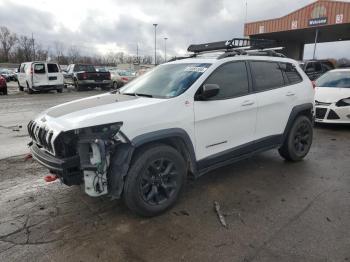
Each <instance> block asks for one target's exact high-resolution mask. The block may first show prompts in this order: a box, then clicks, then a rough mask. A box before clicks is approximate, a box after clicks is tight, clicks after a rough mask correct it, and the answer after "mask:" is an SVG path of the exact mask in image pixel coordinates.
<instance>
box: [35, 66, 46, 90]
mask: <svg viewBox="0 0 350 262" xmlns="http://www.w3.org/2000/svg"><path fill="white" fill-rule="evenodd" d="M32 66H33V86H46V85H48V84H49V82H48V77H47V68H46V64H45V63H34V64H33V65H32Z"/></svg>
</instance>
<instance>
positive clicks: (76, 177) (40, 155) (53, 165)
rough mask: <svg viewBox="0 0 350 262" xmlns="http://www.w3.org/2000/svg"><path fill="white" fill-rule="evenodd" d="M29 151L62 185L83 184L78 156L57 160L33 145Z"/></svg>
mask: <svg viewBox="0 0 350 262" xmlns="http://www.w3.org/2000/svg"><path fill="white" fill-rule="evenodd" d="M30 151H31V153H32V156H33V158H34V159H35V160H36V161H38V162H39V163H40V164H41V165H43V166H45V167H47V168H48V169H49V170H50V172H51V173H53V174H55V175H57V176H58V177H59V178H60V179H61V181H62V182H63V183H64V184H66V185H68V186H72V185H80V184H81V183H82V182H83V180H82V179H83V175H82V172H81V170H80V158H79V156H73V157H68V158H57V157H55V156H52V155H51V154H49V153H47V152H46V151H45V150H43V149H41V148H39V146H37V145H36V144H35V143H31V145H30Z"/></svg>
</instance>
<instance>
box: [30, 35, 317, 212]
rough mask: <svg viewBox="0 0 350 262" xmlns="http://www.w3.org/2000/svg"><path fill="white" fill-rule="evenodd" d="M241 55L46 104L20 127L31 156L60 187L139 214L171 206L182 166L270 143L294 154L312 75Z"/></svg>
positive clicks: (203, 60)
mask: <svg viewBox="0 0 350 262" xmlns="http://www.w3.org/2000/svg"><path fill="white" fill-rule="evenodd" d="M213 45H214V46H216V48H218V49H219V50H222V49H223V48H228V46H229V44H228V42H227V41H224V42H223V43H222V45H218V44H217V43H214V44H213ZM206 48H207V49H206ZM198 49H199V50H202V52H203V50H208V49H209V50H210V51H212V50H213V48H212V47H211V45H210V44H205V45H201V47H199V48H198ZM189 50H197V48H191V49H189ZM193 52H195V51H193ZM242 53H243V52H236V51H230V50H228V51H227V52H225V53H222V54H220V55H218V56H216V57H214V56H213V55H211V56H209V57H205V56H200V55H199V56H197V57H192V58H186V59H182V60H177V61H174V62H170V63H167V64H163V65H159V66H158V67H156V68H155V69H154V70H152V71H151V72H149V73H148V74H146V75H144V76H141V77H140V78H138V79H135V80H134V81H132V82H131V83H129V84H128V85H126V86H125V87H123V88H122V89H120V90H119V91H115V92H111V93H107V94H103V95H98V96H94V97H89V98H85V99H80V100H77V101H73V102H70V103H66V104H63V105H59V106H56V107H53V108H51V109H49V110H47V111H45V112H44V113H42V114H40V115H39V116H38V117H37V118H36V119H35V120H33V121H30V123H29V124H28V132H29V134H30V136H31V138H32V143H31V144H30V150H31V152H32V155H33V157H34V159H36V160H37V161H38V162H39V163H41V164H42V165H44V166H46V167H47V168H48V169H49V170H51V173H53V174H55V175H56V176H57V177H58V178H59V179H60V180H61V181H62V182H63V183H64V184H66V185H83V187H84V189H85V192H86V193H87V194H88V195H90V196H92V197H98V196H102V195H109V196H110V197H111V198H113V199H116V198H123V199H124V202H125V204H126V205H127V206H128V207H129V208H130V209H131V210H132V211H134V212H136V213H137V214H139V215H142V216H154V215H158V214H160V213H162V212H164V211H165V210H167V209H168V208H170V207H171V206H173V205H174V204H175V202H176V200H177V199H178V197H179V195H180V193H181V191H182V189H183V185H184V182H185V180H186V177H187V175H188V174H189V173H191V174H192V175H193V176H194V177H199V176H201V175H203V174H205V173H207V172H209V171H211V170H213V169H215V168H219V167H222V166H225V165H228V164H230V163H233V162H235V161H238V160H240V159H243V158H246V157H250V156H252V155H254V154H256V153H259V152H262V151H266V150H270V149H274V148H275V149H278V150H279V153H280V155H281V156H282V157H283V158H285V159H286V160H289V161H300V160H302V159H303V158H304V157H305V156H306V155H307V154H308V152H309V150H310V147H311V144H312V137H313V127H312V121H313V117H314V114H313V110H314V88H313V85H312V83H311V81H310V80H309V78H308V77H307V76H306V74H305V73H304V72H303V71H302V70H301V68H300V67H299V65H298V63H297V62H296V61H294V60H291V59H287V58H283V57H278V56H276V54H277V53H276V54H274V53H273V54H272V55H269V54H271V53H272V52H271V51H269V52H260V51H256V52H254V53H253V52H252V53H249V54H246V55H242Z"/></svg>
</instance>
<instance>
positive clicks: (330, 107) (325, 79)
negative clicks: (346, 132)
mask: <svg viewBox="0 0 350 262" xmlns="http://www.w3.org/2000/svg"><path fill="white" fill-rule="evenodd" d="M315 85H316V95H315V100H316V101H315V103H316V122H319V123H336V124H341V123H343V124H345V123H346V124H349V123H350V69H337V70H332V71H329V72H327V73H326V74H324V75H323V76H321V77H320V78H319V79H317V80H316V82H315Z"/></svg>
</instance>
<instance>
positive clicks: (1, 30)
mask: <svg viewBox="0 0 350 262" xmlns="http://www.w3.org/2000/svg"><path fill="white" fill-rule="evenodd" d="M16 42H17V36H16V34H14V33H11V32H10V30H9V29H8V28H7V27H5V26H1V27H0V43H1V48H2V53H3V57H4V60H5V61H6V62H8V61H9V54H10V51H11V49H12V48H13V46H14V45H15V44H16Z"/></svg>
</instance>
